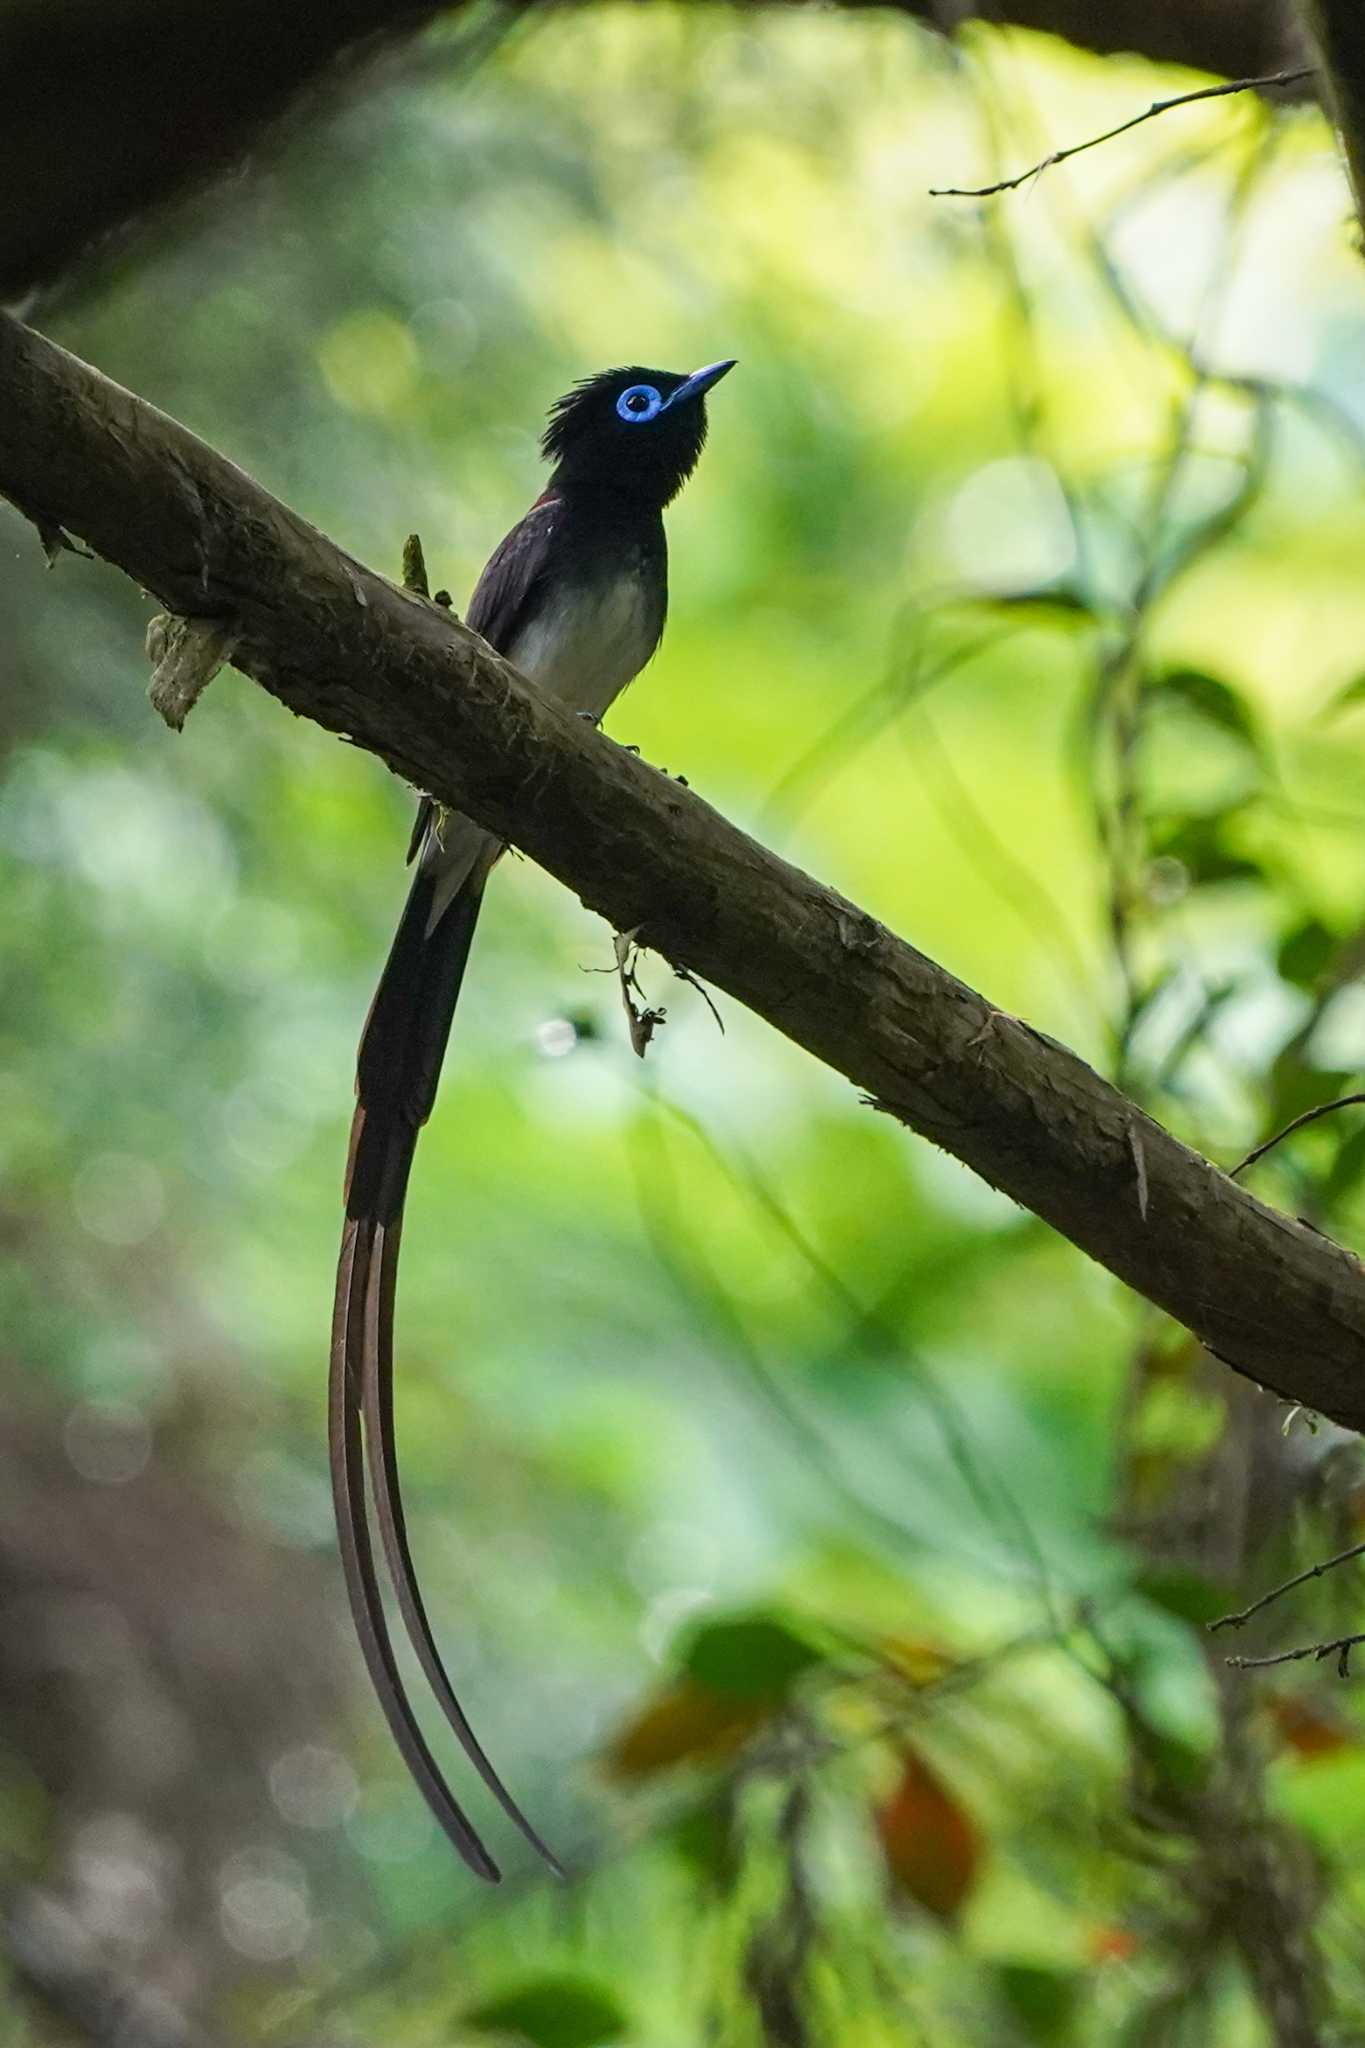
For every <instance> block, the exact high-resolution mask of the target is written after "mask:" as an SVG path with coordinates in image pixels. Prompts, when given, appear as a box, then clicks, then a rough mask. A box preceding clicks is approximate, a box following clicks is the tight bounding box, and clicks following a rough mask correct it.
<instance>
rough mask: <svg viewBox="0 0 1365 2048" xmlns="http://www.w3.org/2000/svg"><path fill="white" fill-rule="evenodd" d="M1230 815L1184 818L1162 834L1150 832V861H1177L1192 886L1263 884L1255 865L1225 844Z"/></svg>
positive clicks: (1259, 866) (1247, 855) (1252, 860)
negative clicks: (1258, 882)
mask: <svg viewBox="0 0 1365 2048" xmlns="http://www.w3.org/2000/svg"><path fill="white" fill-rule="evenodd" d="M1232 815H1233V814H1232V813H1220V814H1219V815H1217V816H1215V817H1212V818H1185V819H1183V820H1181V822H1180V823H1179V824H1176V825H1173V826H1170V827H1168V828H1167V829H1166V830H1165V831H1164V832H1163V831H1160V830H1157V831H1154V833H1153V839H1152V856H1153V859H1155V860H1178V861H1179V862H1180V864H1181V866H1182V867H1183V868H1184V869H1185V870H1186V872H1187V873H1188V875H1189V877H1190V880H1191V882H1193V883H1204V884H1207V883H1210V882H1245V881H1261V880H1263V879H1264V872H1263V870H1262V868H1261V865H1260V863H1259V861H1256V860H1254V859H1253V858H1252V857H1251V856H1250V855H1249V854H1245V853H1241V852H1239V851H1238V850H1237V849H1236V848H1235V847H1233V846H1231V845H1230V844H1229V842H1228V839H1227V837H1226V831H1227V826H1228V824H1229V822H1230V819H1231V817H1232Z"/></svg>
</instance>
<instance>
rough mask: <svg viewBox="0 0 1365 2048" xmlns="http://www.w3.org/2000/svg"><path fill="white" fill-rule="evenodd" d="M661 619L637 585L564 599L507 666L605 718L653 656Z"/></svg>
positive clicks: (610, 585) (619, 581)
mask: <svg viewBox="0 0 1365 2048" xmlns="http://www.w3.org/2000/svg"><path fill="white" fill-rule="evenodd" d="M659 625H660V621H659V617H658V613H657V611H656V610H655V609H654V607H653V606H652V605H651V604H650V603H649V600H648V598H647V596H646V594H645V588H644V584H643V582H642V581H641V579H640V577H638V576H632V575H622V576H618V577H614V578H613V579H611V580H610V581H603V582H600V583H590V584H587V585H580V586H578V587H577V588H575V589H573V590H565V591H561V592H560V593H559V594H558V595H557V596H555V597H553V598H551V600H550V601H549V602H548V603H547V604H545V605H544V606H543V607H542V608H541V610H540V612H539V613H538V614H537V617H536V619H535V621H534V623H533V624H532V625H530V626H528V627H527V628H526V630H525V631H524V632H522V633H519V634H518V635H517V637H516V639H515V640H514V641H513V642H512V644H511V645H510V646H509V647H508V649H507V659H508V660H509V661H510V662H511V663H512V666H513V667H514V668H519V669H520V670H521V672H522V674H523V675H524V676H529V678H530V679H531V681H532V682H533V683H538V684H539V685H540V687H541V689H542V690H544V691H545V692H546V694H547V696H552V697H558V698H560V699H561V700H562V701H563V702H564V703H566V704H570V705H572V706H573V708H574V710H575V711H587V712H590V713H591V714H592V716H593V717H594V718H600V717H601V716H602V714H603V712H604V711H606V709H607V708H608V706H609V705H610V704H611V703H613V702H614V700H615V699H616V698H617V697H619V696H620V694H621V692H622V690H624V689H625V687H626V684H627V683H629V682H631V681H633V679H634V678H635V677H636V676H638V675H639V673H640V670H641V669H642V668H643V667H644V665H645V663H646V662H647V661H648V660H649V657H650V655H651V654H652V653H653V652H654V648H655V645H656V643H657V641H658V637H659Z"/></svg>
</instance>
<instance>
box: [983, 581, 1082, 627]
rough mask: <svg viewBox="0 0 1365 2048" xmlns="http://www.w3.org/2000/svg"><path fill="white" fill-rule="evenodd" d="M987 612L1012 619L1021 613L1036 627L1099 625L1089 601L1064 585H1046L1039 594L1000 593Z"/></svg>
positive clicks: (992, 600) (991, 600)
mask: <svg viewBox="0 0 1365 2048" xmlns="http://www.w3.org/2000/svg"><path fill="white" fill-rule="evenodd" d="M990 609H991V610H992V611H1001V612H1007V613H1009V614H1010V615H1011V616H1012V617H1016V618H1017V617H1018V614H1019V613H1020V612H1021V611H1023V612H1030V613H1033V614H1036V616H1037V620H1038V624H1039V625H1040V626H1044V625H1057V626H1071V625H1097V624H1098V623H1099V614H1098V613H1097V612H1096V610H1095V608H1094V606H1093V605H1092V604H1091V602H1090V600H1089V599H1088V598H1087V597H1085V596H1083V595H1082V593H1081V592H1080V591H1079V590H1076V589H1074V588H1073V587H1072V586H1071V585H1070V584H1066V583H1057V584H1049V585H1047V586H1045V587H1044V588H1042V589H1039V590H1010V591H1005V592H1002V593H1001V595H1000V596H998V597H993V598H991V599H990Z"/></svg>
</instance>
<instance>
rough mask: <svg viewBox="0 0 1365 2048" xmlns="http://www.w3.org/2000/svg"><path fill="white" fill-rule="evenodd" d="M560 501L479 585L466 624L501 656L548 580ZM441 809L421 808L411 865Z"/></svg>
mask: <svg viewBox="0 0 1365 2048" xmlns="http://www.w3.org/2000/svg"><path fill="white" fill-rule="evenodd" d="M558 512H559V500H558V498H556V497H554V496H553V495H552V493H550V492H548V491H547V492H546V494H545V496H544V497H543V498H537V500H536V502H535V504H534V505H533V506H532V507H531V509H530V511H529V512H528V513H527V514H526V517H525V518H524V519H521V520H518V522H517V524H516V525H515V526H514V527H513V528H512V531H511V532H510V533H509V534H508V535H507V536H506V538H505V539H504V540H502V541H500V542H499V543H498V545H497V547H496V548H494V550H493V552H492V554H491V555H490V556H489V557H488V560H487V562H486V563H485V564H484V570H483V574H482V575H481V576H480V578H479V580H478V582H477V583H476V584H475V586H474V595H473V596H472V597H471V598H470V600H469V610H468V612H467V613H466V614H465V624H466V625H467V626H468V627H469V629H470V631H471V632H474V633H478V634H479V635H480V636H481V638H483V639H484V640H486V641H487V642H488V644H489V646H490V647H495V648H496V649H497V651H498V653H499V654H506V652H507V650H508V648H509V647H510V646H511V645H512V643H513V641H514V640H515V639H516V637H517V633H518V630H519V629H520V627H521V625H522V623H523V622H524V620H525V618H526V615H527V613H528V612H530V611H531V610H533V609H534V606H535V601H536V599H537V598H538V597H539V596H540V595H541V593H542V591H543V588H544V582H545V565H546V562H547V560H548V558H549V552H550V540H551V537H552V535H553V533H554V530H555V519H556V516H557V514H558ZM435 813H436V806H435V804H434V803H433V802H432V800H431V798H430V797H429V796H424V797H423V798H422V800H421V802H420V803H419V804H418V806H417V816H416V818H415V819H414V820H413V826H412V837H411V839H410V840H409V841H408V864H409V866H411V864H412V862H413V861H414V860H415V859H416V858H417V855H418V854H419V853H420V852H421V850H422V844H423V841H424V840H425V839H426V836H427V828H428V826H429V825H430V824H431V821H432V818H433V817H434V816H435Z"/></svg>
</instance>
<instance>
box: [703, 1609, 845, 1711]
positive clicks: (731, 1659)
mask: <svg viewBox="0 0 1365 2048" xmlns="http://www.w3.org/2000/svg"><path fill="white" fill-rule="evenodd" d="M682 1662H683V1669H684V1670H685V1671H686V1672H687V1673H688V1674H689V1675H690V1676H691V1677H693V1678H695V1679H697V1680H698V1681H699V1682H700V1683H701V1684H702V1685H706V1686H709V1687H710V1688H711V1690H712V1691H713V1692H718V1693H728V1694H731V1695H733V1696H735V1697H738V1698H740V1699H763V1698H771V1697H774V1696H777V1697H780V1696H781V1695H782V1694H783V1693H786V1692H788V1691H790V1689H791V1687H792V1684H793V1683H794V1681H795V1680H796V1679H797V1678H799V1677H800V1676H801V1674H802V1672H803V1671H808V1670H809V1669H810V1668H811V1666H812V1665H813V1664H818V1663H820V1662H821V1657H820V1652H819V1651H818V1650H817V1649H816V1648H815V1647H814V1645H813V1644H812V1643H809V1642H807V1641H806V1640H805V1638H804V1637H803V1636H800V1635H798V1634H797V1633H796V1631H795V1629H793V1628H791V1627H790V1626H789V1625H788V1624H787V1623H786V1622H785V1621H782V1620H780V1619H779V1618H778V1617H777V1616H776V1615H772V1614H749V1615H737V1616H734V1617H732V1618H731V1619H730V1620H728V1621H708V1622H704V1623H703V1624H702V1625H701V1626H700V1627H699V1628H698V1629H696V1630H695V1631H694V1632H693V1634H692V1636H691V1637H690V1639H689V1641H688V1643H687V1647H686V1648H685V1650H684V1652H683V1659H682Z"/></svg>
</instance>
